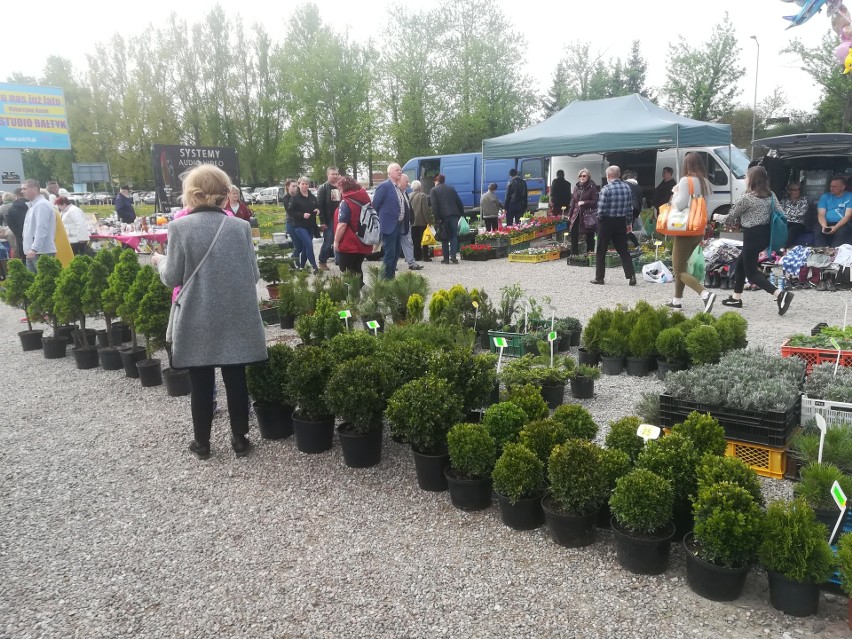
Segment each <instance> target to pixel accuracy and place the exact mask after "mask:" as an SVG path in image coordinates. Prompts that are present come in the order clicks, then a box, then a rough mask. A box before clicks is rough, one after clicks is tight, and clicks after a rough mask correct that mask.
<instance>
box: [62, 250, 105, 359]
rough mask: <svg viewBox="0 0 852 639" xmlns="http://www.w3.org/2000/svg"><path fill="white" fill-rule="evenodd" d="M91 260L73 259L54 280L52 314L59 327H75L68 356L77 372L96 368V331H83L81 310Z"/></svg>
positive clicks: (84, 320)
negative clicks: (73, 361)
mask: <svg viewBox="0 0 852 639" xmlns="http://www.w3.org/2000/svg"><path fill="white" fill-rule="evenodd" d="M91 265H92V258H91V257H89V256H88V255H76V256H74V258H73V259H72V260H71V263H70V264H68V267H67V268H64V269H62V272H60V274H59V277H58V278H57V279H56V290H55V291H54V292H53V311H54V313H55V314H56V319H57V320H58V321H59V323H60V324H63V325H70V326H74V330H73V332H72V333H71V337H72V339H73V340H74V348H72V349H71V352H72V353H73V355H74V360H75V363H76V365H77V368H79V369H89V368H95V367H96V366H97V365H98V351H97V349H96V348H95V345H94V340H95V331H94V330H91V329H87V328H86V309H85V308H84V307H83V296H84V294H85V290H86V282H87V280H88V279H89V270H90V268H91Z"/></svg>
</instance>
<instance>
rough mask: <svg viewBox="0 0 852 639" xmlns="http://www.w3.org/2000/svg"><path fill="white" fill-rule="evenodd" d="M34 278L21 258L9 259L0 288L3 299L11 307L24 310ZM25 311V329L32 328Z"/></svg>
mask: <svg viewBox="0 0 852 639" xmlns="http://www.w3.org/2000/svg"><path fill="white" fill-rule="evenodd" d="M33 280H35V273H33V272H32V271H30V270H29V269H28V268H27V267H26V266H25V265H24V263H23V262H22V261H21V260H9V265H8V275H7V276H6V281H5V282H4V287H3V289H2V295H3V301H4V302H6V304H8V305H9V306H11V307H13V308H18V309H21V310H22V311H26V310H27V307H28V306H29V304H30V300H29V297H28V294H27V291H28V290H29V288H30V286H32V284H33ZM33 319H34V318H31V317H30V315H29V313H27V329H28V330H30V331H31V330H33V325H32V320H33Z"/></svg>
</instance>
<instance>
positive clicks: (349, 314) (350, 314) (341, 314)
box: [337, 311, 352, 319]
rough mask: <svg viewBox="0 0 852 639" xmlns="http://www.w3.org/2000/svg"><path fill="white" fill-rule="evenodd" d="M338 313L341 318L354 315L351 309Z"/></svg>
mask: <svg viewBox="0 0 852 639" xmlns="http://www.w3.org/2000/svg"><path fill="white" fill-rule="evenodd" d="M337 314H338V316H339V317H340V319H349V318H350V317H352V313H351V312H349V311H338V313H337Z"/></svg>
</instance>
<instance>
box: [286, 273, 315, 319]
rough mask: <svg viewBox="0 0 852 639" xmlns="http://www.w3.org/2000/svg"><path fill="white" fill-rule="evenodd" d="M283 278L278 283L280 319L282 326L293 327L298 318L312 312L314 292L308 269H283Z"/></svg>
mask: <svg viewBox="0 0 852 639" xmlns="http://www.w3.org/2000/svg"><path fill="white" fill-rule="evenodd" d="M281 275H282V276H284V279H282V280H281V281H280V282H279V284H278V311H277V312H278V319H279V321H280V322H281V328H285V329H289V328H293V327H294V326H295V323H296V318H297V317H298V316H300V315H302V314H304V313H308V312H310V310H312V309H313V306H314V300H313V293H312V292H311V290H310V288H309V287H308V272H307V271H291V270H290V269H289V268H288V267H284V268H283V269H282V273H281Z"/></svg>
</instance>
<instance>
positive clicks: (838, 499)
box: [831, 481, 846, 510]
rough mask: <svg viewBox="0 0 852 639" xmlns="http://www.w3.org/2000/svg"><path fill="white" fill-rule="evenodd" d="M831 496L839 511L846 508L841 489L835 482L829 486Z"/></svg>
mask: <svg viewBox="0 0 852 639" xmlns="http://www.w3.org/2000/svg"><path fill="white" fill-rule="evenodd" d="M831 496H832V497H834V503H835V504H837V507H838V508H839V509H840V510H843V509H844V508H846V495H844V494H843V489H842V488H841V487H840V484H839V483H837V482H836V481H835V482H834V483H833V484H832V485H831Z"/></svg>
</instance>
